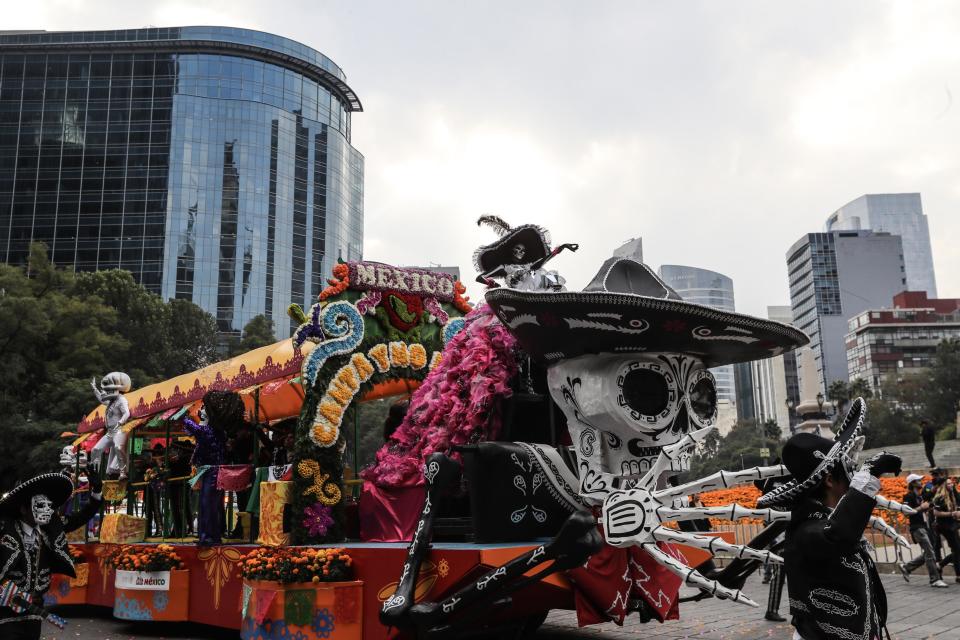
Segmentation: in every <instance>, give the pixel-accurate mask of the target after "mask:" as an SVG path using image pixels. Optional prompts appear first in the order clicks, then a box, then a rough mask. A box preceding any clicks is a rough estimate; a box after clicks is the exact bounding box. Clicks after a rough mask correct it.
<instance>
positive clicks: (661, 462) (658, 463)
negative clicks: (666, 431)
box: [637, 427, 714, 489]
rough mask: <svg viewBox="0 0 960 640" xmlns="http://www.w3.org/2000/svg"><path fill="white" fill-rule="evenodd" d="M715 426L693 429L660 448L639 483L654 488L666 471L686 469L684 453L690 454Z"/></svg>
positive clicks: (644, 487)
mask: <svg viewBox="0 0 960 640" xmlns="http://www.w3.org/2000/svg"><path fill="white" fill-rule="evenodd" d="M713 429H714V427H706V428H704V429H698V430H697V431H692V432H690V433H688V434H687V435H685V436H683V438H681V439H680V440H679V441H678V442H675V443H674V444H671V445H667V446H666V447H664V448H663V449H661V450H660V455H659V456H657V459H656V460H655V461H654V463H653V465H651V467H650V470H649V471H647V473H646V474H644V476H643V477H642V478H641V479H640V482H639V483H638V484H637V486H638V487H641V488H643V489H653V488H654V487H656V484H657V480H659V479H660V476H661V475H662V474H663V473H664V472H665V471H678V472H679V471H685V469H684V468H682V467H683V465H682V462H681V458H682V457H683V456H684V455H689V454H690V453H691V452H692V450H693V449H694V448H695V447H696V446H697V445H699V444H700V443H701V442H703V441H704V440H706V438H707V435H708V434H709V433H710V432H711V431H713Z"/></svg>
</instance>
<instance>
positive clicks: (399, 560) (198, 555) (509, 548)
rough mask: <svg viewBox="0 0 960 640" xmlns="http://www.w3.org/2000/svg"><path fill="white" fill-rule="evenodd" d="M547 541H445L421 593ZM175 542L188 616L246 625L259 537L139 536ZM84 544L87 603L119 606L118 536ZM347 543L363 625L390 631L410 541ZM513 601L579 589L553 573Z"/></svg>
mask: <svg viewBox="0 0 960 640" xmlns="http://www.w3.org/2000/svg"><path fill="white" fill-rule="evenodd" d="M540 542H541V541H531V542H529V543H509V544H477V543H463V542H438V543H434V544H433V545H432V546H431V552H430V555H429V556H428V557H427V558H426V559H425V560H424V562H423V565H422V566H421V569H420V576H419V580H418V581H417V587H416V598H417V599H418V600H420V599H423V598H428V599H430V600H436V599H440V598H442V597H443V596H444V595H445V594H447V593H450V592H453V591H455V590H456V589H457V588H459V587H461V586H463V585H465V584H467V583H468V582H469V581H470V580H475V579H476V578H477V577H479V576H480V575H482V573H483V572H484V571H486V570H487V569H489V568H494V567H498V566H500V565H502V564H504V563H505V562H508V561H509V560H512V559H513V558H515V557H517V556H519V555H521V554H523V553H525V552H527V551H529V550H530V549H533V548H535V547H536V546H538V545H539V544H540ZM160 543H163V544H170V545H172V546H174V547H175V548H176V551H177V554H178V555H179V556H180V558H181V559H182V560H183V562H184V564H185V565H186V568H187V569H188V570H189V571H190V576H189V608H188V612H189V620H190V621H191V622H197V623H202V624H209V625H214V626H218V627H226V628H230V629H240V625H241V597H242V592H243V589H242V584H243V579H242V578H241V577H240V563H241V558H242V557H243V556H244V555H245V554H247V553H248V552H250V551H252V550H253V549H256V548H258V545H253V544H244V543H238V544H233V543H224V544H223V545H220V546H212V547H201V546H198V545H197V544H196V542H195V541H192V542H191V541H187V540H183V541H173V540H170V539H165V540H160V539H158V540H156V541H155V542H154V541H148V542H143V543H134V544H135V545H144V546H146V545H156V544H160ZM75 544H76V545H77V546H78V547H80V548H82V549H83V550H84V554H85V555H86V558H87V563H88V566H89V570H88V571H89V574H88V583H87V595H86V601H87V604H91V605H97V606H104V607H113V606H114V598H115V589H114V579H115V575H114V571H113V570H112V569H110V568H109V567H108V566H107V556H108V555H109V553H110V552H111V551H112V550H114V549H116V547H117V546H118V545H115V544H100V543H98V542H87V543H75ZM330 546H331V547H337V548H343V549H345V550H347V552H348V553H349V554H350V556H351V557H352V558H353V566H354V568H355V571H356V574H355V577H356V579H357V580H361V581H363V605H362V606H363V612H362V620H363V630H364V637H365V638H367V637H368V638H374V637H375V638H384V637H386V635H385V634H386V630H385V629H383V627H381V626H380V621H379V618H378V615H379V612H380V608H381V606H382V604H383V602H384V601H385V600H386V599H387V598H389V597H390V595H392V594H393V592H394V590H395V589H396V586H397V581H398V579H399V577H400V570H401V568H402V567H403V563H404V560H405V558H406V554H407V547H408V544H407V543H405V542H344V543H341V544H336V545H330ZM517 595H518V597H517V598H516V599H515V601H514V605H513V606H512V607H511V609H510V615H511V617H514V616H517V617H519V616H522V615H532V614H533V613H536V612H538V611H539V612H544V611H547V610H550V609H572V608H573V606H574V598H573V592H572V590H571V588H570V584H569V582H568V581H567V580H566V578H564V577H563V576H561V575H555V576H550V577H549V578H547V579H546V580H544V581H543V582H541V583H537V584H535V585H532V586H531V587H529V588H528V589H527V590H524V591H523V593H522V597H519V596H520V595H521V594H517Z"/></svg>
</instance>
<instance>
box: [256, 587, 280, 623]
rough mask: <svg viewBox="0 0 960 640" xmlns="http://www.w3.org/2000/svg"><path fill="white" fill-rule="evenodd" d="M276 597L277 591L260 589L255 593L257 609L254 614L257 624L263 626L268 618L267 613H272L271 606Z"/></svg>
mask: <svg viewBox="0 0 960 640" xmlns="http://www.w3.org/2000/svg"><path fill="white" fill-rule="evenodd" d="M276 597H277V592H276V591H267V590H261V589H258V590H257V591H255V592H254V593H253V603H254V605H255V607H256V610H255V611H254V612H253V619H254V620H255V621H256V622H257V624H261V623H262V622H263V619H264V618H266V617H267V613H269V612H270V605H271V604H273V599H274V598H276Z"/></svg>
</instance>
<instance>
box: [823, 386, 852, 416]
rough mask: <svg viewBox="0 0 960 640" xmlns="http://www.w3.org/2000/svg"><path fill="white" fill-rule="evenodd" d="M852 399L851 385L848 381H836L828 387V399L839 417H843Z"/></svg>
mask: <svg viewBox="0 0 960 640" xmlns="http://www.w3.org/2000/svg"><path fill="white" fill-rule="evenodd" d="M850 397H851V396H850V385H849V384H847V381H846V380H834V381H833V382H831V383H830V386H829V387H827V398H828V399H829V400H830V401H831V402H833V406H834V407H836V412H837V415H843V409H844V407H845V406H846V404H847V401H848V400H850Z"/></svg>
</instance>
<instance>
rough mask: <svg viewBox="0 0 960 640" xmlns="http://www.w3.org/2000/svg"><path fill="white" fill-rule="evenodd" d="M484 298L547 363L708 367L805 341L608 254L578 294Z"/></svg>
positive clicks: (502, 293) (513, 293) (501, 292)
mask: <svg viewBox="0 0 960 640" xmlns="http://www.w3.org/2000/svg"><path fill="white" fill-rule="evenodd" d="M486 300H487V302H488V303H489V304H490V306H491V307H492V308H493V310H494V312H496V314H497V316H498V317H499V318H500V320H501V321H502V322H503V324H504V325H505V326H506V327H507V328H508V329H509V331H510V332H511V333H512V334H513V335H514V336H516V338H517V340H518V341H519V342H520V346H521V347H523V350H524V351H526V352H527V353H528V354H529V355H531V356H532V357H534V358H536V359H540V360H546V361H547V362H548V363H550V362H557V361H559V360H565V359H569V358H574V357H576V356H579V355H583V354H588V353H594V354H596V353H630V352H643V351H655V352H669V353H683V354H689V355H692V356H696V357H698V358H700V359H701V360H703V361H704V363H705V364H706V366H708V367H716V366H720V365H725V364H734V363H737V362H749V361H751V360H761V359H763V358H769V357H771V356H776V355H779V354H781V353H784V352H785V351H790V350H792V349H796V348H797V347H800V346H803V345H805V344H807V343H808V342H809V341H810V339H809V338H808V337H807V335H806V334H805V333H803V332H802V331H799V330H797V329H795V328H793V327H791V326H789V325H786V324H782V323H780V322H775V321H773V320H764V319H761V318H754V317H753V316H748V315H743V314H740V313H730V312H726V311H719V310H717V309H714V308H712V307H707V306H703V305H699V304H694V303H692V302H684V301H683V299H682V298H681V297H680V296H679V295H678V294H677V292H676V291H674V290H673V289H671V288H670V287H669V286H667V285H666V284H665V283H664V282H663V280H661V279H660V278H659V277H658V276H657V274H656V273H654V272H653V271H652V270H651V269H650V268H649V267H647V266H646V265H645V264H643V263H641V262H637V261H636V260H632V259H630V258H610V259H609V260H607V261H606V262H604V263H603V266H602V267H600V271H599V272H598V273H597V275H596V276H594V278H593V280H592V281H591V282H590V284H588V285H587V286H586V288H584V290H583V291H577V292H550V291H521V290H518V289H509V288H499V289H491V290H489V291H487V293H486Z"/></svg>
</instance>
